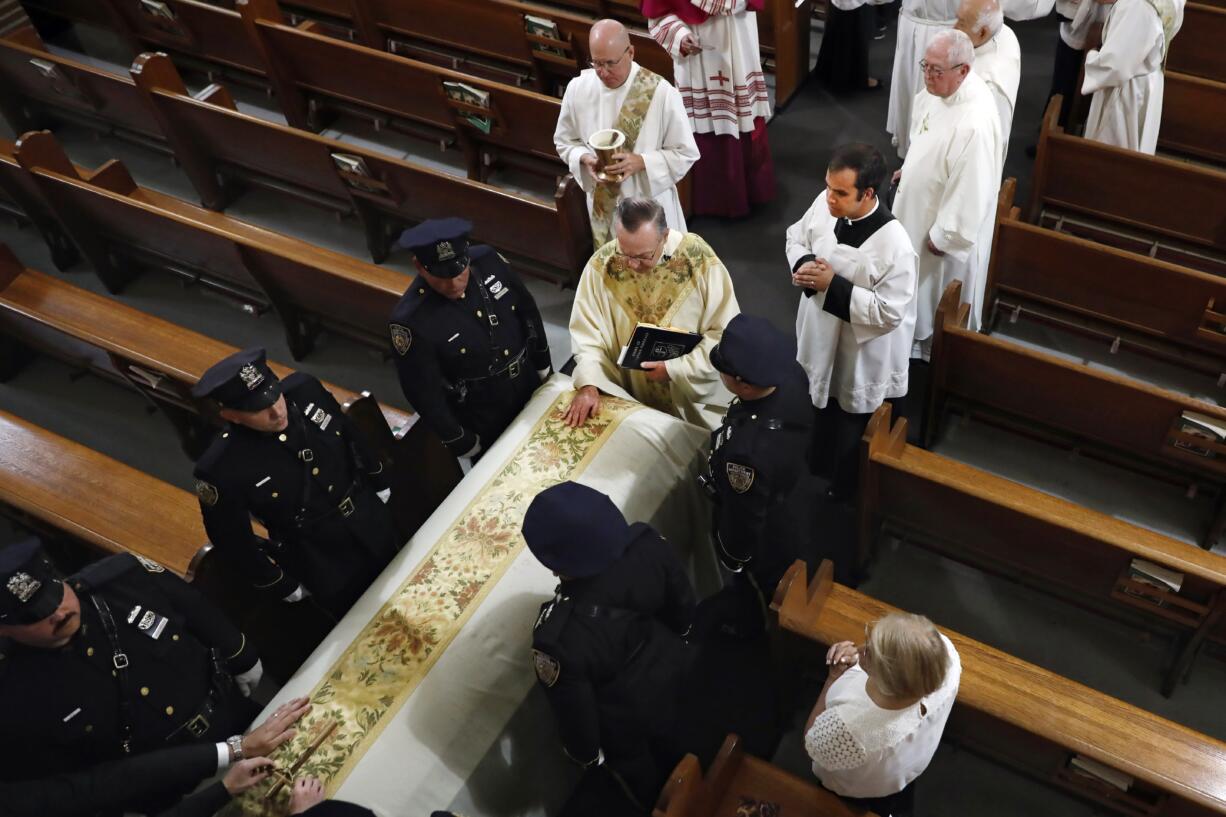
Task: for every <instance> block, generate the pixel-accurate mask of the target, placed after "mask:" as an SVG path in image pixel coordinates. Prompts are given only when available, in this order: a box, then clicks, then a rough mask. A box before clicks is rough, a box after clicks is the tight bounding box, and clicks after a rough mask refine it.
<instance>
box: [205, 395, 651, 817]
mask: <svg viewBox="0 0 1226 817" xmlns="http://www.w3.org/2000/svg"><path fill="white" fill-rule="evenodd" d="M572 396H573V395H572V393H571V392H569V391H568V392H566V393H564V394H561V395H559V396H558V398H557V399H556V400H555V401H554V402H553V405H551V406H550V407H549V409H548V411H546V412H545V414H544V416H543V417H541V419H540V420H538V421H537V423H536V425H535V426H534V427H533V429H532V431H531V433H530V434H529V435H528V437H527V439H525V440H524V441H523V443H521V444H520V446H519V448H517V449H516V450H515V453H514V454H513V455H512V456H511V457H510V458H509V459H508V460H507V462H506V463H504V464H503V466H502V468H501V469H500V470H499V471H498V473H497V474H496V475H495V476H494V477H493V478H491V479H490V481H489V482H488V483H486V485H485V487H483V488H482V489H481V492H480V493H479V494H477V496H476V497H475V498H474V499H473V500H472V502H470V503H469V504H468V507H466V508H465V509H464V510H463V512H462V513H460V515H459V516H458V517H457V518H456V520H455V521H454V522H453V523H452V524H451V526H450V527H449V528H448V529H447V531H446V533H444V534H443V535H442V536H441V537H440V538H439V540H438V541H437V542H436V543H435V544H434V547H433V548H432V549H431V550H430V553H429V555H427V556H426V557H425V558H424V559H422V561H421V563H420V564H419V565H418V566H417V567H416V568H414V570H413V573H412V574H411V575H410V576H409V577H408V578H407V579H406V580H405V582H404V584H402V585H401V586H400V588H399V589H397V590H396V592H395V593H393V594H392V595H391V597H390V598H389V599H388V600H387V601H386V602H384V604H383V607H382V608H381V609H380V610H379V612H378V613H377V614H376V615H375V616H374V618H372V619H371V620H370V621H369V622H368V623H367V624H366V626H365V627H364V628H363V629H362V631H361V633H359V634H358V636H357V638H355V639H354V640H353V641H352V642H351V643H350V645H349V647H348V648H347V649H346V650H345V652H344V653H343V654H342V655H341V657H340V658H339V659H338V660H337V661H336V663H335V664H333V666H332V667H331V669H329V670H328V672H327V673H326V674H325V675H324V676H323V680H322V681H321V682H320V683H319V684H318V685H317V686H316V687H315V689H314V691H312V692H311V704H312V707H311V711H310V713H309V714H307V715H306V716H305V717H304V718H303V719H302V721H301V722H299V724H298V734H297V736H295V737H294V739H293V740H291V741H289V742H288V743H286V744H285V745H284V746H283V747H281V749H279V750H278V751H277V752H276V753H275V754H274V755H273V759H274V760H276V761H277V762H278V765H279V766H280V767H281V768H283V769H288V768H289V767H290V766H291V765H292V764H293V763H294V762H295V761H296V760H297V758H299V757H301V756H302V754H303V751H304V750H305V749H306V748H307V747H308V746H310V744H311V743H312V742H313V741H314V740H315V738H316V736H318V735H319V734H320V733H321V730H323V729H324V728H325V727H326V726H327V724H328V723H329V722H330V721H332V720H335V721H337V722H338V723H339V724H340V726H339V727H338V728H337V729H336V730H335V731H334V732H333V733H332V735H331V736H330V737H329V738H328V739H327V741H326V742H325V743H324V744H323V745H321V746H320V747H319V749H317V750H316V751H315V753H314V755H312V756H311V758H310V760H308V761H307V762H306V763H305V764H304V765H303V766H302V768H301V769H299V770H298V772H297V776H299V777H301V776H304V775H314V776H316V777H319V778H320V779H321V780H323V781H325V783H326V784H327V788H328V792H329V794H331V793H332V792H334V791H336V789H337V788H339V787H340V785H341V783H343V782H344V780H345V778H346V777H348V775H349V773H350V772H351V771H352V770H353V767H354V766H355V765H356V764H357V762H358V761H359V760H361V758H362V755H363V754H364V753H365V752H366V750H367V749H368V748H369V747H370V746H371V744H373V743H374V741H375V740H376V739H377V738H378V737H379V734H380V733H381V732H382V731H383V727H384V726H386V725H387V723H388V722H389V721H390V720H391V718H392V717H393V716H394V715H395V714H396V713H397V712H398V711H399V710H400V707H401V706H402V705H403V704H404V702H405V701H406V700H407V699H408V697H409V696H410V695H411V694H412V693H413V690H414V689H416V688H417V685H418V683H420V682H421V680H422V678H424V677H425V675H426V673H427V672H429V671H430V668H431V667H432V666H433V665H434V663H435V662H436V661H437V660H438V658H439V656H440V655H442V653H443V651H444V650H445V649H447V645H448V644H450V643H451V641H452V639H453V638H455V636H456V635H457V634H458V633H459V632H460V629H461V628H462V627H463V626H464V624H465V622H467V621H468V619H469V618H470V617H471V616H472V614H473V612H474V611H475V610H476V609H477V607H478V606H479V605H480V603H481V601H483V600H484V599H485V597H486V595H488V593H489V591H490V590H492V589H493V587H494V585H496V584H497V583H498V580H499V579H501V578H502V576H503V574H504V573H505V572H506V570H507V568H509V567H510V565H511V563H512V562H513V561H514V560H515V557H516V556H517V555H518V554H519V552H520V551H521V550H522V549H523V548H524V540H523V537H522V536H521V535H520V525H521V524H522V522H523V517H524V512H525V511H526V510H527V508H528V503H530V502H531V501H532V498H533V497H534V496H536V495H537V494H538V493H539V492H540V491H542V490H544V489H545V488H548V487H549V486H550V485H554V484H556V483H558V482H562V481H563V480H567V479H573V478H575V477H576V476H578V475H579V474H580V473H581V472H582V471H583V469H584V468H585V467H586V466H587V464H588V463H589V462H590V461H591V460H592V458H593V457H595V456H596V453H597V452H598V451H599V450H600V448H601V446H603V445H604V443H605V441H607V440H608V438H609V436H610V435H611V434H612V433H613V431H614V430H615V429H616V428H617V426H618V425H619V424H620V423H621V421H622V420H623V419H625V418H626V417H627V416H629V415H630V414H631V413H633V412H634V411H636V410H637V409H640V408H642V405H641V404H639V403H632V402H630V401H627V400H621V399H618V398H615V397H607V396H602V397H601V400H600V415H599V416H598V417H595V418H592V419H589V420H588V422H587V423H586V424H585V425H584V426H582V427H581V428H570V427H569V426H567V425H566V423H565V421H564V419H563V418H564V413H565V411H566V407H567V406H568V405H569V404H570V400H571V397H572ZM530 626H531V622H530V621H529V622H525V623H524V627H525V630H526V628H528V627H530ZM525 671H527V672H531V670H530V669H527V668H526V670H525ZM271 785H272V784H271V783H266V784H264V785H261V786H259V787H257V788H256V789H253V790H252V791H250V792H248V793H247V794H245V795H244V796H243V797H241V798H240V799H239V800H238V801H236V804H235V805H233V806H231V807H230V808H229V809H227V811H226V813H227V814H232V815H233V814H246V815H261V817H264V816H267V817H271V815H281V814H284V811H285V803H286V801H287V798H288V789H287V788H283V790H282V794H281V796H280V797H279V798H278V800H277V801H276V802H273V803H269V802H266V801H265V799H264V795H265V794H266V793H267V791H268V790H269V788H270V787H271Z"/></svg>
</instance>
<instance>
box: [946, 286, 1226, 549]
mask: <svg viewBox="0 0 1226 817" xmlns="http://www.w3.org/2000/svg"><path fill="white" fill-rule="evenodd" d="M961 296H962V285H961V283H960V282H958V281H954V282H953V283H951V284H950V285H949V288H948V289H946V290H945V293H944V294H943V295H942V296H941V302H940V304H939V305H938V306H937V314H936V326H935V331H934V334H933V343H932V372H931V383H930V386H929V398H928V399H929V404H928V411H927V413H926V415H925V416H926V418H927V433H926V434H925V438H926V439H925V445H926V447H931V446H932V443H933V441H934V440H935V438H936V433H937V430H938V429H939V428H940V427H941V425H942V420H943V418H944V416H945V415H946V413H947V412H949V411H950V410H951V408H953V407H954V406H957V407H959V409H960V410H961V411H962V412H963V413H966V414H973V415H975V416H977V417H984V418H985V419H988V420H990V421H992V422H994V423H996V424H998V425H1002V426H1005V427H1007V428H1010V429H1013V430H1015V431H1019V432H1020V433H1023V434H1027V435H1029V436H1033V437H1036V438H1039V439H1043V440H1047V441H1050V442H1055V443H1057V444H1060V445H1064V446H1066V447H1069V448H1076V449H1078V450H1082V451H1083V452H1090V453H1094V454H1095V456H1098V457H1099V458H1101V459H1106V460H1108V461H1111V462H1115V463H1117V464H1120V465H1123V466H1124V467H1126V468H1129V469H1131V470H1135V471H1140V472H1142V473H1146V474H1150V475H1153V476H1155V477H1157V478H1160V479H1163V480H1165V481H1168V482H1174V483H1176V484H1180V485H1187V484H1188V483H1189V482H1190V483H1191V484H1192V485H1197V486H1200V487H1209V488H1211V489H1212V490H1213V491H1215V492H1216V493H1217V495H1218V507H1217V512H1216V513H1215V515H1214V519H1213V522H1212V524H1211V525H1210V526H1209V529H1208V530H1207V531H1206V532H1205V533H1204V534H1203V537H1202V539H1201V546H1202V547H1204V548H1206V549H1207V548H1209V547H1212V546H1213V545H1214V544H1215V543H1216V542H1217V540H1218V538H1219V537H1220V535H1221V533H1222V529H1223V526H1226V444H1222V445H1218V444H1217V443H1215V442H1212V441H1208V440H1203V439H1201V438H1199V437H1194V436H1192V435H1190V434H1188V433H1186V432H1185V431H1183V430H1182V429H1183V426H1184V423H1183V421H1182V420H1181V415H1183V414H1184V413H1188V412H1192V413H1197V414H1201V415H1205V416H1207V417H1209V418H1212V421H1213V422H1216V423H1220V424H1222V426H1223V427H1226V409H1221V408H1219V407H1217V406H1215V405H1210V404H1209V403H1205V402H1202V401H1200V400H1193V399H1192V398H1190V397H1185V396H1183V395H1179V394H1176V393H1174V392H1171V391H1167V390H1165V389H1160V388H1157V387H1156V386H1150V385H1149V384H1147V383H1142V382H1140V381H1137V380H1133V379H1131V378H1127V377H1122V376H1120V375H1117V374H1112V373H1110V372H1105V371H1101V370H1097V369H1092V368H1090V367H1089V366H1084V365H1080V364H1076V363H1070V362H1067V361H1065V360H1063V359H1061V358H1059V357H1056V356H1055V355H1051V354H1047V353H1045V352H1040V351H1038V350H1035V349H1030V348H1027V347H1023V346H1019V345H1018V344H1015V343H1009V342H1008V341H1002V340H998V339H996V338H992V337H989V336H987V335H982V334H980V333H978V332H973V331H971V330H969V329H967V328H966V327H967V323H968V314H969V310H970V305H969V304H963V303H961ZM1074 394H1075V395H1077V398H1076V399H1075V400H1062V399H1058V398H1059V396H1060V395H1074ZM1197 451H1202V452H1204V453H1203V454H1198V453H1195V452H1197Z"/></svg>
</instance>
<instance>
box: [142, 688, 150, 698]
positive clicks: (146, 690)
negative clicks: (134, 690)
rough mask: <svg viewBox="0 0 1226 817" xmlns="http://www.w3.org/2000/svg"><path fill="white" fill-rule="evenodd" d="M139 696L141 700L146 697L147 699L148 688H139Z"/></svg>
mask: <svg viewBox="0 0 1226 817" xmlns="http://www.w3.org/2000/svg"><path fill="white" fill-rule="evenodd" d="M140 696H141V697H142V698H148V697H149V687H141V688H140Z"/></svg>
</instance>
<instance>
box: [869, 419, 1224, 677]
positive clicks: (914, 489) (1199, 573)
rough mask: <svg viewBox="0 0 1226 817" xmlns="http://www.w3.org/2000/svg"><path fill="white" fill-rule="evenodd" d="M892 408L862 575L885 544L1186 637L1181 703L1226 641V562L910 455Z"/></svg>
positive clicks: (872, 459)
mask: <svg viewBox="0 0 1226 817" xmlns="http://www.w3.org/2000/svg"><path fill="white" fill-rule="evenodd" d="M890 423H891V411H890V407H889V406H883V407H882V408H881V409H879V410H878V412H877V413H876V414H874V416H873V418H872V419H871V420H870V421H869V424H868V428H867V430H866V431H865V435H864V440H863V443H862V446H861V464H860V469H861V470H860V473H861V477H860V486H861V487H860V493H859V497H858V501H859V507H858V516H859V534H858V535H859V542H858V551H857V552H858V563H859V564H858V566H859V569H860V572H861V573H863V572H864V571H865V570H866V569H867V567H868V566H869V565H870V564H871V562H872V561H873V559H874V558H875V556H876V551H877V545H878V543H879V542H880V541H881V537H882V536H883V535H887V534H888V535H893V536H898V537H900V538H903V539H905V540H906V541H907V542H912V543H915V544H919V545H922V546H923V547H925V548H928V549H929V550H934V551H936V552H938V553H940V554H942V555H944V556H948V557H949V558H952V559H956V560H958V561H960V562H964V563H967V564H971V565H974V566H976V567H978V568H979V569H981V570H986V571H988V572H991V573H996V574H1000V575H1003V576H1006V577H1008V578H1011V579H1014V580H1017V581H1019V582H1020V583H1022V584H1025V585H1027V586H1029V587H1033V588H1035V589H1038V590H1041V591H1042V592H1044V593H1050V594H1053V595H1056V596H1059V597H1060V598H1063V599H1065V600H1067V601H1069V602H1071V603H1073V604H1077V605H1079V606H1082V607H1086V608H1088V609H1092V610H1094V611H1095V612H1098V613H1102V614H1104V615H1108V616H1111V617H1114V618H1119V619H1122V620H1124V621H1126V622H1127V623H1129V624H1136V625H1138V626H1140V627H1143V628H1147V629H1151V630H1153V629H1157V630H1161V631H1163V632H1165V633H1167V634H1173V635H1174V637H1175V644H1176V649H1175V651H1174V655H1173V658H1172V660H1171V662H1170V664H1169V665H1168V666H1167V668H1166V669H1165V671H1164V675H1163V680H1162V692H1163V694H1164V695H1170V694H1171V693H1172V692H1173V691H1174V689H1175V685H1176V684H1177V683H1178V682H1179V681H1180V679H1182V678H1185V677H1186V675H1187V674H1188V672H1189V671H1190V670H1191V667H1192V663H1193V661H1194V660H1195V658H1196V655H1197V653H1198V651H1199V650H1200V648H1201V646H1202V645H1203V643H1204V641H1205V639H1206V638H1213V639H1214V640H1215V641H1221V640H1223V639H1224V638H1226V627H1223V624H1224V620H1223V615H1224V614H1226V593H1224V592H1223V588H1226V558H1223V557H1222V556H1219V555H1218V554H1216V553H1210V552H1206V551H1202V550H1200V549H1198V548H1196V547H1193V546H1192V545H1190V544H1187V543H1186V542H1180V541H1178V540H1176V539H1172V538H1170V537H1169V536H1164V535H1162V534H1160V533H1155V532H1154V531H1151V530H1149V529H1147V528H1142V527H1140V526H1138V525H1133V524H1130V523H1128V522H1123V521H1121V520H1119V519H1116V518H1115V517H1114V516H1111V515H1110V514H1106V513H1101V512H1099V511H1095V510H1092V509H1090V508H1086V507H1084V506H1082V505H1078V504H1077V503H1075V502H1070V501H1068V500H1065V499H1061V498H1059V497H1056V496H1052V495H1051V494H1047V493H1044V492H1043V491H1039V490H1037V489H1034V488H1031V487H1029V486H1026V485H1022V484H1020V483H1016V482H1013V481H1012V480H1009V479H1006V478H1004V477H1000V476H997V475H995V474H992V473H989V472H987V471H983V470H981V469H979V468H975V467H973V466H971V465H967V464H965V463H961V462H958V461H956V460H952V459H949V458H948V457H943V456H941V455H940V454H936V453H933V452H931V451H927V450H925V449H923V448H920V447H918V446H914V445H908V444H907V421H906V420H905V419H899V420H897V421H896V422H894V424H893V426H891V424H890ZM1138 559H1139V560H1142V561H1143V562H1150V563H1152V564H1155V565H1158V566H1159V567H1160V568H1164V569H1166V570H1170V571H1172V572H1174V573H1177V574H1180V575H1181V576H1182V577H1183V581H1182V584H1181V585H1180V587H1179V590H1177V591H1171V590H1162V589H1159V588H1156V587H1154V586H1153V585H1151V584H1148V583H1145V582H1142V581H1138V580H1137V579H1136V578H1134V576H1133V574H1132V572H1131V569H1132V563H1133V560H1138Z"/></svg>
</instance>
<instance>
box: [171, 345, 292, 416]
mask: <svg viewBox="0 0 1226 817" xmlns="http://www.w3.org/2000/svg"><path fill="white" fill-rule="evenodd" d="M266 358H267V355H266V353H265V352H264V350H263V349H260V348H251V349H244V350H243V351H241V352H236V353H234V354H232V355H230V356H229V357H228V358H226V359H225V360H222V361H220V362H218V363H214V364H213V365H212V366H210V367H209V369H208V371H206V372H205V373H204V374H203V375H201V376H200V381H199V382H198V383H196V385H195V386H193V387H192V396H193V397H197V398H201V397H211V398H213V399H214V400H216V401H217V402H218V403H221V404H222V405H223V406H225V407H226V408H228V409H234V410H236V411H263V410H264V409H266V408H268V407H269V406H271V405H272V404H273V403H275V402H277V399H278V398H279V397H280V396H281V381H280V380H278V379H277V376H276V375H275V374H273V373H272V369H270V368H268V362H267V359H266Z"/></svg>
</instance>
